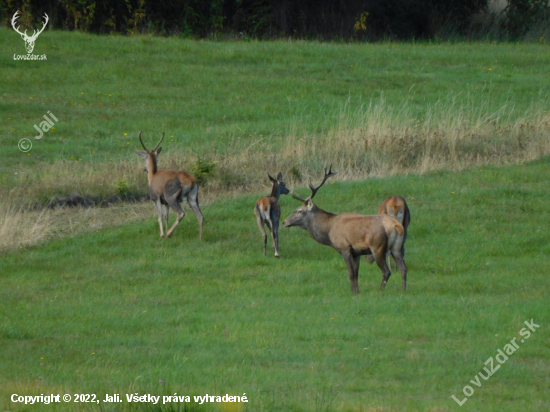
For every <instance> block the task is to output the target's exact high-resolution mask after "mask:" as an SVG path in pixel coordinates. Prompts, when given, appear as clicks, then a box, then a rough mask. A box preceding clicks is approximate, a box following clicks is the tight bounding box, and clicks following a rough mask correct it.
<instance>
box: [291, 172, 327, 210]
mask: <svg viewBox="0 0 550 412" xmlns="http://www.w3.org/2000/svg"><path fill="white" fill-rule="evenodd" d="M335 174H336V173H334V172H333V171H332V164H331V165H330V168H329V169H328V173H327V168H326V167H325V177H324V178H323V181H322V182H321V184H320V185H319V186H317V187H315V186H313V185H312V184H311V182H309V188H310V189H311V195H309V197H308V198H307V199H303V198H301V197H300V196H298V195H296V194H294V193H292V197H293V198H294V199H296V200H299V201H301V202H304V203H307V202H308V201H310V200H311V199H313V196H315V193H317V190H319V189H320V188H321V186H323V185H324V184H325V182H326V181H327V179H328V178H329V177H331V176H334V175H335Z"/></svg>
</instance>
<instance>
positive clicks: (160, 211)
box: [155, 199, 164, 237]
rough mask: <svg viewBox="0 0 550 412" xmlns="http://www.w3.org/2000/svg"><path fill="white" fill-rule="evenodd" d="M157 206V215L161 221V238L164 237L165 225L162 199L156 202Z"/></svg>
mask: <svg viewBox="0 0 550 412" xmlns="http://www.w3.org/2000/svg"><path fill="white" fill-rule="evenodd" d="M155 206H156V208H157V213H158V215H159V217H158V221H159V226H160V237H164V225H163V221H162V203H160V199H157V200H156V201H155Z"/></svg>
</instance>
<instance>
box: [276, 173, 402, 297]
mask: <svg viewBox="0 0 550 412" xmlns="http://www.w3.org/2000/svg"><path fill="white" fill-rule="evenodd" d="M335 174H336V173H333V172H332V165H331V167H330V169H329V172H328V173H327V169H326V168H325V177H324V179H323V181H322V182H321V184H320V185H319V186H317V187H314V186H313V185H312V184H311V183H310V184H309V187H310V189H311V195H310V196H309V197H308V198H307V199H302V198H301V197H299V196H296V195H295V194H294V193H293V194H292V196H293V197H294V198H295V199H297V200H300V201H301V202H302V205H301V206H300V207H299V208H298V209H296V210H295V211H294V212H293V213H292V214H291V215H290V216H289V217H287V218H286V219H285V221H284V222H283V226H284V227H292V226H297V227H299V228H301V229H305V230H307V231H308V232H309V235H310V236H311V237H312V238H313V239H315V240H316V241H317V242H319V243H321V244H323V245H327V246H331V247H333V248H334V249H336V250H337V251H338V252H339V253H340V254H341V255H342V257H343V258H344V261H345V262H346V265H347V266H348V273H349V279H350V282H351V290H352V292H353V293H358V292H359V285H358V276H359V260H360V257H361V255H367V256H369V255H372V257H373V258H374V259H373V260H375V261H376V263H377V264H378V267H379V268H380V270H381V271H382V283H381V285H380V289H382V290H383V289H384V288H385V287H386V283H387V282H388V279H389V277H390V275H391V272H390V269H389V268H388V265H387V264H386V260H385V257H386V252H387V251H389V253H391V255H392V256H393V257H394V259H395V261H396V262H397V266H398V267H399V270H400V271H401V277H402V279H403V284H402V286H403V291H405V288H406V284H407V265H406V264H405V258H404V256H403V248H402V244H403V238H404V234H405V229H404V228H403V226H402V225H401V223H399V222H398V221H397V220H395V219H394V218H393V217H391V216H389V215H370V216H366V215H359V214H356V213H343V214H340V215H335V214H333V213H329V212H325V211H324V210H322V209H320V208H318V207H317V206H315V205H314V204H313V201H312V199H313V197H314V196H315V194H316V193H317V191H318V190H319V188H320V187H321V186H323V184H324V183H325V182H326V180H327V179H328V178H329V177H330V176H333V175H335Z"/></svg>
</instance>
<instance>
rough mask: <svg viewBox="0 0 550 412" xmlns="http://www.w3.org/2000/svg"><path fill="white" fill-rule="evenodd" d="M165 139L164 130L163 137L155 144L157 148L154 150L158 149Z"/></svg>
mask: <svg viewBox="0 0 550 412" xmlns="http://www.w3.org/2000/svg"><path fill="white" fill-rule="evenodd" d="M163 140H164V132H162V137H161V138H160V140H159V142H158V143H157V145H156V146H155V148H154V149H153V152H154V151H155V150H157V148H158V147H159V146H160V144H161V143H162V141H163Z"/></svg>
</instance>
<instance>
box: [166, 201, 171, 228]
mask: <svg viewBox="0 0 550 412" xmlns="http://www.w3.org/2000/svg"><path fill="white" fill-rule="evenodd" d="M169 214H170V205H169V204H168V203H167V204H166V215H165V218H166V230H168V215H169Z"/></svg>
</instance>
